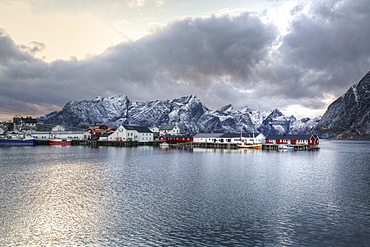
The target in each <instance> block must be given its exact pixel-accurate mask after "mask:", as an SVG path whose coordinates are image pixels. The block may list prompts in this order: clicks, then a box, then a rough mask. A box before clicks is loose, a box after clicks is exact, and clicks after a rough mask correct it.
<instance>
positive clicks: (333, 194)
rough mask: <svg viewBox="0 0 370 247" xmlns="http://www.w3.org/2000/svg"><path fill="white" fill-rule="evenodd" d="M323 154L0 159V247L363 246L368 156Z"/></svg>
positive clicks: (40, 152) (79, 150)
mask: <svg viewBox="0 0 370 247" xmlns="http://www.w3.org/2000/svg"><path fill="white" fill-rule="evenodd" d="M334 143H335V142H334ZM325 145H329V142H328V143H327V144H323V147H322V149H321V150H320V151H319V152H302V151H299V152H279V151H272V152H266V151H264V150H262V151H261V150H239V149H236V150H214V149H208V150H204V149H194V150H177V149H170V150H166V151H164V150H160V149H159V148H153V147H138V148H116V147H99V148H87V147H68V148H64V147H63V148H50V147H35V148H33V149H22V152H23V153H22V155H19V151H14V149H9V150H6V151H4V150H0V157H1V159H0V176H1V177H0V178H1V179H0V223H1V224H0V245H1V246H30V245H31V246H32V245H34V246H39V245H44V246H48V245H49V246H54V245H62V246H74V245H80V246H164V245H169V246H181V245H182V246H194V245H198V246H235V245H241V246H244V245H250V246H338V245H344V246H346V245H347V246H349V245H351V244H352V245H357V246H358V245H362V246H366V245H365V243H367V240H368V235H369V233H370V223H369V222H370V221H369V214H368V212H369V210H370V199H369V198H370V196H369V195H370V186H369V181H370V180H369V177H370V173H369V172H370V167H369V164H368V162H367V161H368V159H369V152H368V151H365V152H364V151H361V152H359V151H355V152H352V153H351V152H350V151H349V149H348V146H347V148H346V149H345V148H343V147H342V144H340V145H339V147H338V149H337V150H336V149H335V148H334V147H332V146H325ZM325 147H328V148H325ZM367 147H369V146H367ZM359 148H360V149H361V150H362V149H363V147H362V146H360V147H359ZM352 149H353V147H352ZM18 150H19V149H18ZM351 160H352V163H348V162H350V161H351Z"/></svg>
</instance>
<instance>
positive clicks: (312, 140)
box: [265, 135, 319, 145]
mask: <svg viewBox="0 0 370 247" xmlns="http://www.w3.org/2000/svg"><path fill="white" fill-rule="evenodd" d="M265 141H266V144H291V145H319V137H318V136H316V135H269V136H267V137H266V140H265Z"/></svg>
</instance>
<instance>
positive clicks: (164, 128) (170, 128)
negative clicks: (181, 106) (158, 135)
mask: <svg viewBox="0 0 370 247" xmlns="http://www.w3.org/2000/svg"><path fill="white" fill-rule="evenodd" d="M175 126H176V125H163V126H161V127H160V128H159V129H160V130H172V129H173V128H175Z"/></svg>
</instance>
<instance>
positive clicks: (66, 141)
mask: <svg viewBox="0 0 370 247" xmlns="http://www.w3.org/2000/svg"><path fill="white" fill-rule="evenodd" d="M48 144H49V145H72V140H71V139H61V138H54V139H50V140H49V142H48Z"/></svg>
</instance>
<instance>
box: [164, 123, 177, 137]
mask: <svg viewBox="0 0 370 247" xmlns="http://www.w3.org/2000/svg"><path fill="white" fill-rule="evenodd" d="M180 133H181V129H180V127H179V126H177V125H163V126H161V127H160V128H159V135H161V136H164V135H180Z"/></svg>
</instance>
